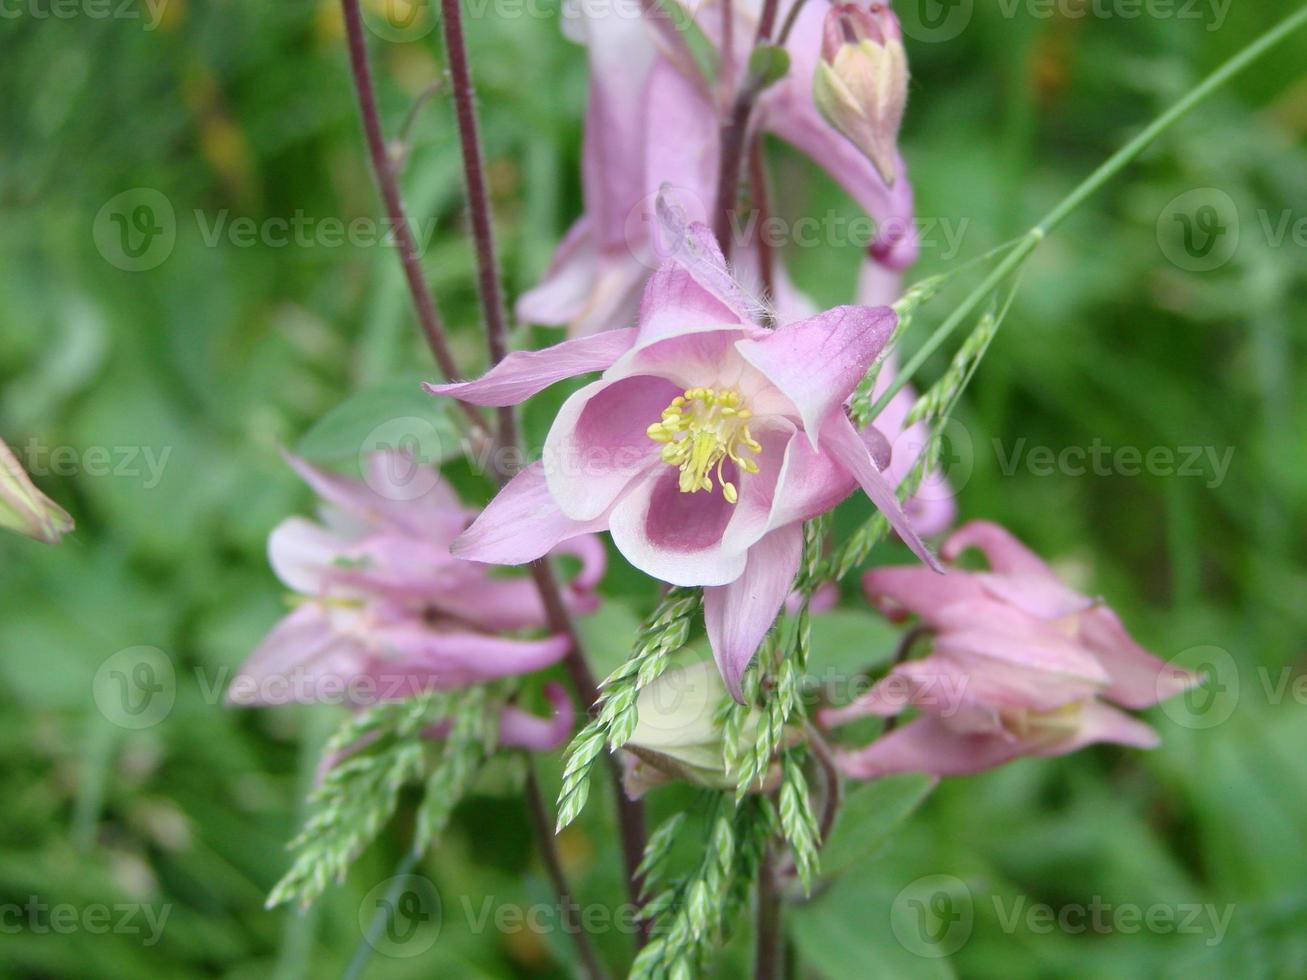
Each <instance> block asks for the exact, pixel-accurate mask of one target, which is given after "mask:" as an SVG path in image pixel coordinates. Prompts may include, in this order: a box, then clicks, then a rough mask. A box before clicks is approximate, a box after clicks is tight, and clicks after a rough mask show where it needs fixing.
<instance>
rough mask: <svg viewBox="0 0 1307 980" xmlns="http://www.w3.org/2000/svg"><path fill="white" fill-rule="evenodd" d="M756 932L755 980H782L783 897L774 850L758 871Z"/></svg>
mask: <svg viewBox="0 0 1307 980" xmlns="http://www.w3.org/2000/svg"><path fill="white" fill-rule="evenodd" d="M756 913H757V920H756V926H755V931H754V947H753V948H754V957H753V976H754V980H778V978H779V977H780V975H781V947H782V938H781V896H780V892H779V891H778V890H777V888H776V869H775V865H774V863H773V859H772V854H771V849H770V847H769V848H768V852H767V855H766V856H765V857H764V858H763V860H762V866H761V867H759V868H758V907H757V909H756Z"/></svg>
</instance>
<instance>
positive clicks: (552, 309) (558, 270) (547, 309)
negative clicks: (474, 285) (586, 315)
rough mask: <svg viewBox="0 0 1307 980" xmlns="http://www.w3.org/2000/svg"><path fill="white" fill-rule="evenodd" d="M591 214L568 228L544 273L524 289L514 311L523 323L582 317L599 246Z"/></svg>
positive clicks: (563, 321)
mask: <svg viewBox="0 0 1307 980" xmlns="http://www.w3.org/2000/svg"><path fill="white" fill-rule="evenodd" d="M592 225H593V222H592V221H591V219H590V217H589V215H582V216H581V218H580V219H579V220H578V221H577V222H576V223H575V224H574V225H572V227H571V228H569V229H568V230H567V234H566V235H564V236H563V240H562V241H561V242H559V244H558V248H557V249H556V250H555V251H554V257H553V259H551V260H550V263H549V268H548V269H547V270H546V271H545V276H544V278H543V279H541V280H540V282H539V283H537V284H536V285H535V286H534V287H533V288H531V289H529V290H527V291H526V292H525V293H523V294H522V295H521V296H520V297H519V298H518V301H517V305H516V307H515V308H514V313H515V314H516V316H517V319H518V321H519V322H521V323H543V324H548V325H550V326H561V325H563V324H566V323H569V322H571V321H572V320H575V319H576V318H577V317H579V316H580V315H581V313H582V311H583V310H584V309H585V308H586V306H587V305H588V304H589V303H590V298H591V296H592V295H593V293H594V288H595V278H596V275H595V273H596V266H597V264H598V261H599V250H598V248H597V247H596V246H595V240H594V230H593V228H592Z"/></svg>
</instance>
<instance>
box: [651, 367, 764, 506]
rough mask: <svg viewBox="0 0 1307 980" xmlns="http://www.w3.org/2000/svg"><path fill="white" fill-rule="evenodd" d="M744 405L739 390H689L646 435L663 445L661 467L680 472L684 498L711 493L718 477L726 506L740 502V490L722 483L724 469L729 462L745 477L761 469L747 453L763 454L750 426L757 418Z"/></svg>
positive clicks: (678, 483)
mask: <svg viewBox="0 0 1307 980" xmlns="http://www.w3.org/2000/svg"><path fill="white" fill-rule="evenodd" d="M743 402H744V399H743V398H742V397H741V396H740V393H739V392H738V391H732V390H730V389H725V390H722V391H718V390H717V389H715V388H688V389H686V392H685V394H684V395H677V396H676V397H675V398H673V399H672V402H671V404H670V405H668V406H667V407H666V408H665V409H663V412H662V421H661V422H655V423H654V424H653V425H651V426H649V428H648V429H647V430H645V431H646V432H647V433H648V435H649V438H650V439H652V440H653V441H654V442H657V443H661V444H662V447H663V448H662V453H661V456H662V460H663V462H665V463H667V464H669V465H671V466H676V467H678V468H679V469H680V471H681V475H680V478H679V480H678V481H677V485H678V486H679V487H680V490H681V492H682V493H697V492H698V491H700V490H708V491H711V490H712V488H713V476H716V479H717V482H718V483H719V484H721V488H722V496H723V497H725V498H726V501H727V503H731V504H733V503H735V502H737V501H738V500H739V499H740V492H739V488H738V487H736V486H735V484H734V483H731V482H730V481H729V480H727V479H725V478H724V476H723V474H722V467H724V466H725V465H726V463H727V461H728V460H729V461H730V462H733V463H734V464H735V465H736V467H738V468H739V469H740V470H741V471H742V472H745V473H757V472H758V464H757V463H756V462H755V461H754V460H752V459H750V458H748V457H747V456H745V455H744V453H746V452H749V453H759V452H762V444H761V443H759V442H758V441H757V440H756V439H754V438H753V436H752V435H751V434H750V433H749V427H748V425H746V422H747V421H748V420H749V419H751V418H753V413H752V412H750V411H749V410H748V409H747V408H743V407H742V405H743Z"/></svg>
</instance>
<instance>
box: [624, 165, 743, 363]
mask: <svg viewBox="0 0 1307 980" xmlns="http://www.w3.org/2000/svg"><path fill="white" fill-rule="evenodd" d="M656 208H657V222H658V232H657V235H658V238H657V242H658V244H657V249H658V252H659V254H660V255H663V256H665V258H664V260H663V263H662V265H661V266H659V268H658V271H657V272H656V273H654V275H653V277H652V278H651V279H650V280H649V285H648V286H647V287H646V288H645V294H644V299H643V301H642V302H641V304H640V344H641V345H642V346H643V345H646V344H649V343H652V342H654V341H657V340H663V339H666V338H667V337H671V336H676V335H678V334H680V333H681V332H683V331H684V330H685V329H686V328H687V327H694V326H698V325H702V324H705V323H707V324H720V325H731V326H734V325H740V324H748V325H755V324H756V321H757V316H756V314H755V311H756V309H757V303H756V302H754V301H752V300H750V299H749V297H747V296H745V295H744V292H743V290H741V289H740V287H739V284H738V283H737V282H736V281H735V278H734V277H733V276H732V275H731V272H730V270H729V269H728V268H727V267H726V259H725V258H724V257H723V256H722V252H721V249H720V248H718V247H717V239H716V238H715V237H714V236H713V233H712V231H711V230H710V229H709V228H708V226H707V225H705V224H703V223H702V222H698V221H690V220H689V219H688V218H687V217H686V215H685V214H684V213H683V212H682V211H681V209H680V208H679V207H677V206H676V205H675V204H674V203H672V197H671V189H667V190H665V191H664V192H660V194H659V196H658V201H657V205H656Z"/></svg>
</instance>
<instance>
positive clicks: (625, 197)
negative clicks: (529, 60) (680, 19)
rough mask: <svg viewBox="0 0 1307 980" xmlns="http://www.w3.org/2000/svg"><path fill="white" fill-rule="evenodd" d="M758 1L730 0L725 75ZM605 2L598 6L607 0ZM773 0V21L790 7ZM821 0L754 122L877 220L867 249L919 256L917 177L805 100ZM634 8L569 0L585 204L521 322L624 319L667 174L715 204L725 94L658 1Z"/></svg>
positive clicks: (652, 260)
mask: <svg viewBox="0 0 1307 980" xmlns="http://www.w3.org/2000/svg"><path fill="white" fill-rule="evenodd" d="M759 6H760V4H758V3H751V2H736V3H735V5H734V8H733V9H734V12H735V22H734V32H733V33H734V38H735V41H734V45H733V49H732V53H733V55H734V58H733V63H732V64H730V65H728V66H726V68H724V69H723V72H724V73H728V74H729V76H730V77H731V78H733V79H737V80H738V79H740V78H741V77H742V75H743V72H744V71H745V62H746V60H747V58H748V54H749V49H750V47H751V40H752V38H753V37H754V34H755V32H756V30H757V20H758V12H759V11H758V8H759ZM601 7H602V8H604V9H601ZM789 7H790V4H789V3H788V2H786V3H782V4H781V10H780V16H779V18H778V21H781V20H784V19H785V18H786V16H787V14H788V12H789ZM824 7H825V5H823V4H815V3H809V4H805V6H804V7H803V9H802V10H801V11H800V12H799V15H798V19H797V21H796V22H795V25H794V29H793V31H792V32H791V34H790V37H789V41H788V43H787V45H786V49H787V51H788V52H789V54H790V58H791V62H790V70H789V72H788V73H787V74H786V75H785V77H784V78H782V79H781V80H780V81H779V82H777V83H776V84H775V85H773V86H771V87H770V88H768V89H767V90H766V91H764V92H763V93H762V95H761V97H760V98H759V100H758V103H757V105H756V108H755V110H754V113H753V117H752V118H753V126H754V128H755V130H756V131H758V132H767V133H771V134H774V135H775V136H777V137H779V138H780V139H782V140H784V141H785V142H787V143H789V144H790V145H791V146H793V147H795V148H796V149H798V150H799V151H800V152H802V153H804V154H805V155H807V156H808V157H809V158H810V159H812V160H813V161H814V162H815V163H816V164H817V165H818V166H820V167H822V168H824V169H825V170H826V171H827V172H828V173H829V174H830V175H831V176H832V177H833V178H834V179H835V180H836V181H837V182H838V183H839V184H840V185H841V186H842V187H843V188H844V190H845V191H846V192H847V193H848V194H849V196H850V197H852V198H853V199H854V200H855V201H856V202H857V203H858V205H859V206H860V207H861V208H862V209H863V210H864V211H865V212H866V213H867V214H868V215H869V216H870V217H871V218H873V219H874V220H875V221H876V222H877V223H878V225H879V226H880V228H879V231H880V233H879V235H878V237H877V239H876V241H875V242H874V243H873V244H872V246H871V254H872V255H873V257H874V259H875V260H876V261H877V262H879V263H882V264H884V265H885V266H886V267H888V268H892V269H903V268H906V267H907V266H909V265H911V264H912V262H913V261H915V259H916V255H917V241H916V236H915V235H914V234H913V229H912V216H913V197H912V187H911V185H910V183H909V182H908V180H907V178H906V172H905V168H904V164H903V160H902V158H901V157H900V156H899V154H898V152H897V150H896V149H894V148H893V147H887V148H883V149H882V151H881V152H880V153H879V154H878V161H879V165H880V166H881V167H883V168H885V170H886V173H888V174H889V175H890V176H891V177H892V178H893V179H890V180H887V179H886V178H884V177H882V176H881V174H880V173H878V172H877V169H876V166H874V165H873V164H872V163H871V162H870V161H869V160H868V158H867V157H866V156H865V155H864V154H863V153H862V152H861V151H860V150H859V149H858V148H857V147H856V146H855V145H854V144H853V143H851V142H849V140H847V139H846V138H845V137H844V136H843V135H841V133H840V132H838V131H837V130H836V129H835V128H834V127H833V126H832V125H831V124H830V123H828V122H827V121H826V120H825V119H824V118H823V117H822V115H821V113H820V111H819V110H818V108H817V106H816V104H815V103H814V101H813V95H812V93H813V84H814V77H815V75H816V73H817V65H818V61H819V59H820V52H821V45H822V22H823V16H824V14H823V10H824ZM649 9H650V11H652V13H651V14H650V15H648V16H646V17H645V18H643V19H641V18H632V17H630V16H629V12H628V11H626V10H618V9H616V8H615V7H614V8H608V7H604V5H595V4H586V3H579V4H576V5H575V6H574V8H573V9H569V10H565V15H566V16H565V20H564V24H565V28H566V29H567V31H568V33H569V34H570V36H572V37H573V39H574V40H578V41H581V42H582V43H584V44H585V45H586V46H587V50H588V53H589V59H590V74H591V79H590V98H589V103H588V106H587V109H586V120H585V144H584V148H583V160H582V175H581V177H582V192H583V196H584V201H585V211H584V213H583V215H582V216H581V218H580V219H579V220H578V221H577V222H576V224H575V225H573V227H572V228H571V230H569V231H568V233H567V235H566V236H565V237H564V239H563V241H562V243H561V244H560V245H559V247H558V250H557V251H556V252H555V255H554V258H553V261H552V263H551V265H550V267H549V270H548V272H547V273H546V275H545V278H544V279H543V281H542V282H540V283H539V285H537V286H536V287H535V288H534V289H532V290H530V291H529V292H527V293H526V294H524V295H523V296H522V297H521V299H520V300H519V302H518V306H517V315H518V318H519V319H520V320H522V321H524V322H528V323H540V324H556V325H567V326H568V328H569V333H570V334H571V335H572V336H584V335H587V334H591V333H596V332H599V331H602V330H609V329H617V328H622V327H626V326H628V325H629V324H630V323H631V321H632V319H633V317H634V315H635V313H636V310H637V308H638V306H639V302H640V296H641V293H642V290H643V288H644V285H645V282H646V281H647V280H648V278H649V276H650V274H651V273H652V271H653V270H654V269H655V268H657V266H658V264H659V260H660V257H661V248H660V243H659V242H657V241H656V239H655V232H656V231H657V220H656V217H655V214H654V202H655V199H656V197H657V195H658V192H659V190H660V188H662V187H663V186H664V185H665V184H669V185H672V186H673V187H675V188H677V189H678V200H679V201H680V202H681V204H682V206H683V207H685V208H686V209H687V211H689V212H690V213H691V216H692V217H695V218H698V219H699V220H705V219H707V217H708V215H709V214H711V213H712V211H713V210H714V208H715V200H714V199H715V196H716V188H717V171H718V166H719V161H720V131H719V116H720V111H719V99H720V93H718V92H714V91H712V90H711V89H710V87H709V85H708V83H707V82H706V81H705V80H704V78H703V76H702V74H701V73H700V72H699V70H698V69H697V68H696V67H695V63H694V59H693V58H692V57H691V56H690V51H689V48H688V47H687V45H686V43H685V37H686V35H685V32H684V31H681V30H677V29H675V27H673V26H672V23H671V22H670V21H669V20H668V17H667V15H666V14H665V13H664V12H662V8H660V7H659V6H658V5H657V4H650V5H649ZM697 23H698V26H699V28H700V29H701V30H702V31H703V33H704V35H705V36H706V37H708V38H709V39H710V40H713V41H714V43H720V42H719V32H720V25H721V17H720V16H719V10H718V8H717V7H715V6H710V7H704V8H701V9H700V10H699V11H698V12H697ZM758 234H759V229H756V228H755V229H753V230H751V231H750V230H748V229H747V228H743V229H741V237H742V238H743V239H744V240H743V241H741V242H739V243H738V244H737V247H736V248H735V249H734V251H733V256H732V257H733V258H734V259H735V260H736V263H737V267H738V268H740V269H741V270H742V272H743V271H744V270H747V269H748V268H750V267H751V266H752V265H756V262H757V254H756V251H757V250H756V244H757V242H756V239H757V237H758Z"/></svg>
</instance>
